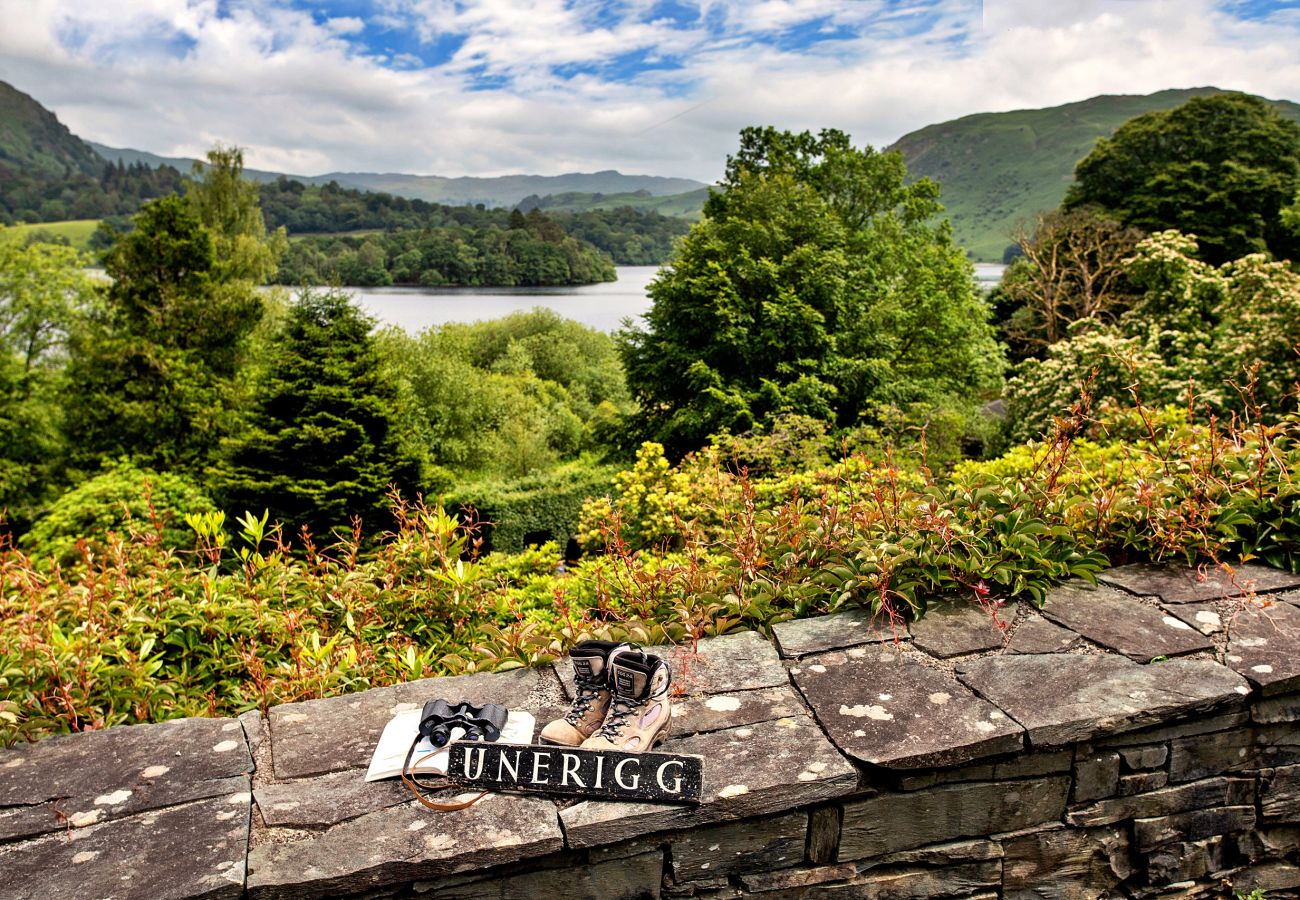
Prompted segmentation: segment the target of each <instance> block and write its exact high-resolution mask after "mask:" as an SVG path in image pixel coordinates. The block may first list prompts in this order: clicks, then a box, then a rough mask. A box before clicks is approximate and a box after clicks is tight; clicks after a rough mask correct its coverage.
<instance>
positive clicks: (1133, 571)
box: [1097, 563, 1300, 603]
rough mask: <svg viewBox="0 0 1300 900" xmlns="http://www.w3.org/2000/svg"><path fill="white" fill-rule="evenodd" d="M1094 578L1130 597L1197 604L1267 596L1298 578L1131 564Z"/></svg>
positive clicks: (1252, 567)
mask: <svg viewBox="0 0 1300 900" xmlns="http://www.w3.org/2000/svg"><path fill="white" fill-rule="evenodd" d="M1097 578H1098V580H1100V581H1103V582H1105V583H1107V584H1113V585H1115V586H1116V587H1121V588H1123V589H1124V590H1126V591H1128V592H1129V593H1131V594H1138V595H1140V596H1143V597H1159V598H1160V599H1161V600H1164V601H1165V602H1167V603H1197V602H1203V601H1206V600H1223V599H1226V598H1228V597H1240V596H1241V595H1243V594H1250V593H1255V594H1268V593H1273V592H1275V591H1285V590H1291V589H1294V588H1300V575H1292V574H1290V573H1289V572H1283V571H1281V570H1280V569H1271V568H1269V567H1268V566H1261V565H1258V564H1256V563H1247V564H1246V565H1244V566H1236V567H1234V569H1233V572H1232V574H1229V573H1228V572H1225V571H1224V570H1223V569H1222V568H1219V567H1217V566H1203V567H1201V568H1191V567H1188V566H1179V565H1168V564H1153V563H1135V564H1134V565H1131V566H1120V567H1119V568H1115V569H1108V570H1106V571H1105V572H1102V573H1100V574H1099V575H1098V576H1097Z"/></svg>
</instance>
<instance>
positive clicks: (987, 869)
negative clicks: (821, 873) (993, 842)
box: [797, 861, 1002, 900]
mask: <svg viewBox="0 0 1300 900" xmlns="http://www.w3.org/2000/svg"><path fill="white" fill-rule="evenodd" d="M1001 881H1002V866H1001V863H999V862H996V861H995V862H975V863H962V864H959V865H951V866H944V867H942V868H933V869H932V868H928V867H927V868H901V867H899V868H889V869H872V870H871V871H869V872H866V873H864V874H862V875H859V876H858V877H857V878H855V879H853V880H852V881H850V882H847V883H845V884H842V885H825V886H821V887H814V888H811V889H810V890H808V891H807V893H804V894H801V895H797V896H802V897H806V898H809V900H819V898H823V897H825V898H836V897H840V898H844V900H850V898H853V900H857V898H864V897H865V898H878V900H938V898H948V897H969V898H971V900H976V898H977V897H984V896H994V897H995V896H997V895H996V894H987V895H986V894H984V893H979V894H976V892H977V891H988V890H989V889H991V888H996V887H997V886H998V885H999V884H1000V883H1001Z"/></svg>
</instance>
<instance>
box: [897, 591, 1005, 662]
mask: <svg viewBox="0 0 1300 900" xmlns="http://www.w3.org/2000/svg"><path fill="white" fill-rule="evenodd" d="M1001 621H1002V622H1003V623H1004V624H1006V623H1007V621H1008V620H1007V619H1001ZM911 631H912V643H913V644H915V645H916V646H918V647H920V648H921V649H922V650H924V651H925V652H926V653H929V654H930V655H931V656H936V657H938V658H939V659H948V658H949V657H952V656H965V655H966V654H968V653H981V652H983V651H985V650H998V649H1000V648H1001V647H1002V644H1003V642H1004V640H1005V638H1006V633H1005V632H1004V631H1003V630H1002V629H1001V628H998V627H997V625H995V624H994V622H993V614H992V613H991V612H990V611H989V610H987V609H984V608H983V607H981V606H979V605H977V604H974V603H937V604H935V605H934V606H931V607H930V609H929V611H928V612H926V614H925V615H924V616H922V617H921V618H920V619H918V620H917V621H915V622H913V623H912V625H911Z"/></svg>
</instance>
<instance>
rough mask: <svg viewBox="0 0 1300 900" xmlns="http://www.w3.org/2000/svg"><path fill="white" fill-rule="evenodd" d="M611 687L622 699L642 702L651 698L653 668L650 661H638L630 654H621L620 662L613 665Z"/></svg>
mask: <svg viewBox="0 0 1300 900" xmlns="http://www.w3.org/2000/svg"><path fill="white" fill-rule="evenodd" d="M610 671H611V672H612V673H613V677H612V678H611V679H610V687H612V688H613V690H614V693H615V694H617V695H618V696H620V697H626V698H628V699H631V700H640V699H642V698H644V697H647V696H649V693H650V675H651V673H652V672H653V666H652V665H651V663H650V660H648V659H637V658H636V657H634V656H632V655H630V654H620V656H619V657H618V660H617V661H615V662H614V663H612V664H611V666H610Z"/></svg>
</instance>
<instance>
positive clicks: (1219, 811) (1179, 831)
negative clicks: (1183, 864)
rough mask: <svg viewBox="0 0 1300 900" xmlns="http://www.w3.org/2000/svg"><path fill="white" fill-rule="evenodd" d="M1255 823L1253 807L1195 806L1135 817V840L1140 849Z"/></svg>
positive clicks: (1149, 849) (1211, 834) (1250, 826)
mask: <svg viewBox="0 0 1300 900" xmlns="http://www.w3.org/2000/svg"><path fill="white" fill-rule="evenodd" d="M1254 827H1255V807H1253V806H1221V807H1218V808H1216V809H1197V810H1193V811H1191V812H1184V813H1176V814H1175V815H1172V816H1161V817H1160V818H1155V819H1134V820H1133V839H1134V844H1135V845H1136V846H1137V849H1138V851H1139V852H1141V853H1147V852H1150V851H1151V850H1153V849H1155V848H1156V847H1162V846H1165V845H1166V844H1172V843H1176V842H1186V841H1199V840H1202V839H1203V838H1207V837H1212V836H1214V835H1216V834H1232V833H1233V832H1237V831H1249V830H1250V829H1252V828H1254Z"/></svg>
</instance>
